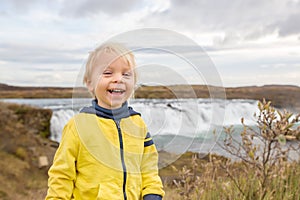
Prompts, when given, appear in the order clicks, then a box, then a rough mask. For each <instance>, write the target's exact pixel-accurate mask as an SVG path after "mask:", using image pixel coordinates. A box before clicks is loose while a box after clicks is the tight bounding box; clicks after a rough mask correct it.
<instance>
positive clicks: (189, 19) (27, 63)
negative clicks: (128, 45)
mask: <svg viewBox="0 0 300 200" xmlns="http://www.w3.org/2000/svg"><path fill="white" fill-rule="evenodd" d="M0 23H1V29H0V71H1V73H0V82H1V83H7V84H11V85H20V86H74V84H75V82H76V79H77V77H78V73H80V70H81V69H82V66H83V64H84V61H85V59H86V58H87V55H88V52H89V51H90V50H91V49H93V48H94V47H95V46H96V45H97V44H99V43H101V42H103V41H106V40H108V39H110V38H111V37H115V36H118V35H120V34H121V35H122V34H123V33H125V32H128V31H132V30H137V29H145V28H159V29H166V30H170V31H174V32H176V33H178V34H180V35H183V36H185V37H187V38H189V39H190V40H192V41H194V42H195V43H196V44H198V45H199V46H201V47H202V48H203V49H204V50H205V52H206V54H207V55H208V56H209V58H210V59H211V61H212V63H213V64H214V66H215V68H216V70H217V72H218V75H219V76H220V79H221V81H222V83H223V85H224V86H233V87H235V86H245V85H266V84H289V85H297V86H300V1H299V0H243V1H241V0H189V1H182V0H148V1H146V0H123V1H116V0H109V1H107V0H51V1H50V0H26V1H23V0H1V4H0ZM150 41H151V40H150ZM157 54H159V52H158V53H157V52H156V58H159V59H161V60H162V66H166V65H169V66H170V65H173V64H174V63H172V61H171V60H173V62H174V59H172V58H170V59H163V58H162V57H160V56H157ZM152 56H155V55H154V54H153V55H152ZM148 57H149V55H148ZM137 59H138V61H139V62H141V63H144V65H147V62H150V60H151V59H152V58H150V59H148V60H147V56H144V58H137ZM159 59H156V61H155V62H157V63H159V62H160V61H159ZM163 60H165V61H163ZM168 62H169V63H168ZM177 64H178V65H180V62H178V63H177ZM153 69H156V68H153ZM185 69H186V71H189V70H190V68H189V67H186V68H185ZM152 72H153V71H152ZM149 73H150V72H149ZM153 73H154V72H153ZM192 74H193V73H186V75H185V78H186V79H191V80H193V81H194V82H197V81H196V80H195V77H193V76H192ZM212 76H213V75H212ZM193 78H194V79H193ZM204 79H205V78H204ZM193 81H191V82H193ZM199 82H200V83H201V81H199ZM170 83H172V81H170ZM166 84H167V83H166Z"/></svg>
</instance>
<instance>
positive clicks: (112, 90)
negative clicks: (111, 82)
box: [109, 89, 124, 93]
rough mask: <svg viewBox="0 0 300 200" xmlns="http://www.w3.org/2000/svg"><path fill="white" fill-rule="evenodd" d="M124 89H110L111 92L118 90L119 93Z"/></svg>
mask: <svg viewBox="0 0 300 200" xmlns="http://www.w3.org/2000/svg"><path fill="white" fill-rule="evenodd" d="M123 91H124V90H119V89H111V90H109V92H118V93H121V92H123Z"/></svg>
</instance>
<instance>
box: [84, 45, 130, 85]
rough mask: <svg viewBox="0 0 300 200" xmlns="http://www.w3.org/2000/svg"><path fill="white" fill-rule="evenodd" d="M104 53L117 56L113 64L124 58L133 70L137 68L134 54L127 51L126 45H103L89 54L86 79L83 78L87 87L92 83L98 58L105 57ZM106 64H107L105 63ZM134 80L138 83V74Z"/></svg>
mask: <svg viewBox="0 0 300 200" xmlns="http://www.w3.org/2000/svg"><path fill="white" fill-rule="evenodd" d="M104 53H108V54H116V56H115V57H114V59H112V60H110V63H112V62H113V61H114V60H116V59H117V58H120V57H121V58H122V59H124V61H125V62H127V63H128V65H129V66H130V67H132V68H135V66H136V63H135V58H134V55H133V53H132V52H131V51H130V50H129V49H127V48H126V47H125V46H124V45H122V44H120V43H112V42H109V43H104V44H102V45H100V46H99V47H97V48H96V49H95V50H93V51H91V52H89V57H88V59H87V62H86V65H85V73H84V77H83V83H85V84H86V85H87V83H88V81H90V78H91V75H92V72H93V68H94V67H95V66H94V65H95V61H96V60H97V58H98V57H99V56H101V55H103V54H104ZM110 63H106V64H110ZM104 64H105V63H104ZM134 80H135V82H136V73H135V72H134Z"/></svg>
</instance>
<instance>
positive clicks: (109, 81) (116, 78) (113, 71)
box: [87, 53, 135, 109]
mask: <svg viewBox="0 0 300 200" xmlns="http://www.w3.org/2000/svg"><path fill="white" fill-rule="evenodd" d="M105 54H106V56H107V57H105V59H106V60H112V59H113V57H116V55H112V54H107V53H105ZM134 84H135V75H134V70H133V67H132V66H130V65H129V63H128V62H127V60H126V59H124V57H117V58H116V59H114V61H113V62H111V63H110V64H108V65H103V57H102V56H100V57H99V58H97V59H96V60H95V63H94V69H93V73H92V77H91V79H90V81H89V82H88V84H87V86H88V88H89V90H90V91H91V92H92V93H93V94H94V95H95V96H96V98H97V100H98V105H99V106H101V107H103V108H107V109H116V108H120V107H121V106H122V104H123V103H124V102H125V101H127V100H128V98H129V97H130V96H131V94H132V92H133V89H134Z"/></svg>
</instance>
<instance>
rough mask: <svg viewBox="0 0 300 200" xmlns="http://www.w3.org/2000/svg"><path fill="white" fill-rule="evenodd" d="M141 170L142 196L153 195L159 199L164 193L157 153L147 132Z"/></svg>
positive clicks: (145, 197)
mask: <svg viewBox="0 0 300 200" xmlns="http://www.w3.org/2000/svg"><path fill="white" fill-rule="evenodd" d="M141 171H142V188H143V191H142V196H143V198H144V199H145V200H146V199H149V198H150V197H152V196H155V197H156V198H155V199H157V200H160V199H161V198H162V197H163V196H164V194H165V193H164V191H163V185H162V182H161V179H160V177H159V175H158V153H157V150H156V147H155V145H154V143H153V140H152V138H151V135H150V134H149V133H147V136H146V138H145V140H144V154H143V159H142V166H141ZM150 199H152V198H150Z"/></svg>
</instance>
